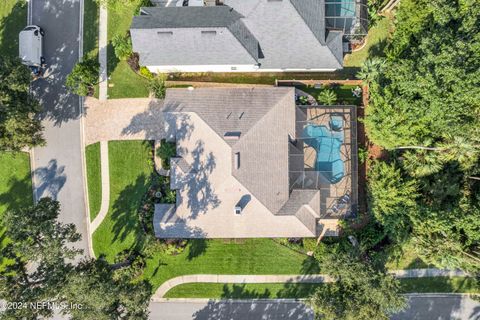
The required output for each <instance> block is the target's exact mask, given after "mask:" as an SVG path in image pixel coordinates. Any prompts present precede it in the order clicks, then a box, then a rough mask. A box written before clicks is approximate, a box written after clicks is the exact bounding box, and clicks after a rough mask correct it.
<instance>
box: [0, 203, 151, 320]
mask: <svg viewBox="0 0 480 320" xmlns="http://www.w3.org/2000/svg"><path fill="white" fill-rule="evenodd" d="M59 212H60V204H59V203H58V202H57V201H54V200H52V199H49V198H43V199H41V200H40V201H39V202H38V204H37V205H35V206H32V207H29V208H27V209H19V210H11V211H8V212H7V213H6V214H5V217H4V221H3V223H4V225H5V227H6V235H7V236H8V237H9V238H10V239H11V240H12V241H11V242H10V243H9V244H8V245H7V246H6V247H5V248H3V249H2V252H1V254H2V256H6V257H9V258H10V259H12V260H14V261H15V262H14V263H13V264H11V265H8V266H7V267H6V269H5V270H4V271H2V272H1V273H0V299H1V300H6V301H12V302H13V301H21V302H23V303H27V304H28V303H46V302H49V303H57V307H61V306H62V305H65V306H67V307H66V308H61V312H62V313H63V314H65V315H70V316H72V317H73V318H75V319H147V318H148V311H147V308H148V302H149V296H150V292H151V290H150V287H149V286H148V285H147V284H146V283H143V282H141V283H135V284H134V283H132V282H131V280H132V279H129V278H127V277H125V274H126V273H125V272H120V271H116V270H114V268H112V267H111V266H109V265H108V264H107V263H106V262H105V261H104V259H98V260H87V261H81V262H80V263H78V264H74V263H73V262H72V261H74V259H78V254H79V253H81V250H79V249H75V247H74V246H72V245H74V243H75V242H76V241H78V240H79V239H80V237H81V236H80V234H78V233H77V232H76V229H75V225H73V224H62V223H60V222H58V220H57V218H58V215H59ZM32 221H34V222H35V223H32ZM126 268H128V265H127V266H126ZM100 297H101V298H100ZM71 304H77V305H80V307H81V308H80V309H78V308H75V307H73V308H69V307H68V306H70V305H71ZM52 312H53V308H38V309H37V308H32V307H30V306H29V305H28V307H26V308H12V309H7V310H5V311H2V312H0V317H1V318H2V319H37V318H38V317H39V316H44V317H49V316H51V315H52Z"/></svg>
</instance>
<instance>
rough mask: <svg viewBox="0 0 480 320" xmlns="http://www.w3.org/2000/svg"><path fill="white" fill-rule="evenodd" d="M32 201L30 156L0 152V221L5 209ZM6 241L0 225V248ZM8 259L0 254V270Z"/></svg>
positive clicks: (21, 153)
mask: <svg viewBox="0 0 480 320" xmlns="http://www.w3.org/2000/svg"><path fill="white" fill-rule="evenodd" d="M32 203H33V195H32V180H31V178H30V158H29V155H28V153H24V152H19V153H11V152H0V221H1V216H2V215H3V214H4V213H5V212H6V211H7V210H14V209H18V208H21V207H25V206H30V205H32ZM7 243H8V239H7V238H6V237H5V235H4V230H3V229H2V226H1V225H0V249H1V248H3V247H4V246H5V245H6V244H7ZM9 262H10V261H9V260H6V259H3V258H2V256H1V255H0V270H2V269H3V268H4V267H5V266H6V265H7V264H8V263H9Z"/></svg>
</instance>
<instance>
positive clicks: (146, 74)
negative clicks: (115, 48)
mask: <svg viewBox="0 0 480 320" xmlns="http://www.w3.org/2000/svg"><path fill="white" fill-rule="evenodd" d="M139 72H140V75H141V76H143V77H145V78H147V79H149V80H152V79H153V78H155V76H154V75H153V73H151V72H150V70H148V68H147V67H140V71H139Z"/></svg>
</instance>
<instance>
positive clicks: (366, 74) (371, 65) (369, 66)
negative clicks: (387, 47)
mask: <svg viewBox="0 0 480 320" xmlns="http://www.w3.org/2000/svg"><path fill="white" fill-rule="evenodd" d="M384 66H385V60H384V59H381V58H377V57H374V58H371V59H367V60H366V61H365V62H364V64H363V66H362V69H361V70H360V71H359V72H358V73H357V78H359V79H360V80H363V83H364V84H366V85H368V84H370V83H372V82H373V81H374V80H376V79H377V78H378V76H379V75H380V73H381V72H382V70H383V67H384Z"/></svg>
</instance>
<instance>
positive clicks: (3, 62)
mask: <svg viewBox="0 0 480 320" xmlns="http://www.w3.org/2000/svg"><path fill="white" fill-rule="evenodd" d="M0 79H1V81H0V150H13V151H20V150H21V149H22V148H24V147H33V146H37V145H40V144H43V143H44V140H43V137H42V129H43V128H42V125H41V123H40V120H38V119H37V118H36V117H35V115H36V114H37V113H38V112H39V111H40V103H39V102H38V101H37V100H36V99H35V98H34V97H33V95H32V94H31V93H30V80H31V75H30V70H29V69H28V68H27V67H26V66H24V65H22V64H21V62H20V60H19V59H18V58H9V57H2V56H0Z"/></svg>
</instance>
